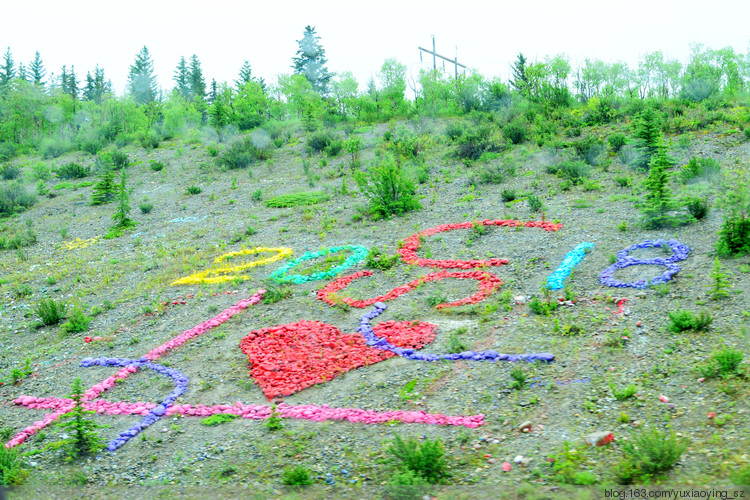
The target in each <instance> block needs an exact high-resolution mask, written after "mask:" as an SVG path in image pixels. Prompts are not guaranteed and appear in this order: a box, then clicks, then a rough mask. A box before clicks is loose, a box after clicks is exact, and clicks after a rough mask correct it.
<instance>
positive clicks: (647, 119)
mask: <svg viewBox="0 0 750 500" xmlns="http://www.w3.org/2000/svg"><path fill="white" fill-rule="evenodd" d="M659 122H660V120H659V115H658V113H657V112H656V110H655V109H654V107H653V106H652V105H650V104H649V105H647V106H646V108H645V109H644V110H643V111H641V113H640V114H639V115H638V120H637V122H636V125H635V132H634V135H635V136H636V137H637V138H638V139H640V141H641V143H640V147H639V148H638V149H639V151H640V153H641V155H642V158H641V161H640V162H639V165H638V166H639V167H647V166H648V165H649V162H650V161H651V156H652V155H653V154H654V153H656V151H657V149H658V148H659V144H660V143H661V128H660V127H661V124H660V123H659Z"/></svg>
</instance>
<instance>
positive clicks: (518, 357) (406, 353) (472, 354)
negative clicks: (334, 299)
mask: <svg viewBox="0 0 750 500" xmlns="http://www.w3.org/2000/svg"><path fill="white" fill-rule="evenodd" d="M387 308H388V306H387V305H385V304H383V303H382V302H376V303H375V304H373V310H372V311H370V312H368V313H367V314H365V315H364V316H362V318H361V319H360V322H359V327H358V328H357V331H358V332H360V333H361V334H362V336H363V337H364V338H365V341H366V342H367V345H369V346H372V347H374V348H376V349H380V350H383V351H391V352H393V353H395V354H398V355H399V356H402V357H404V358H407V359H412V360H415V361H439V360H448V361H458V360H461V359H466V360H473V361H544V362H546V363H549V362H552V361H554V359H555V355H554V354H549V353H539V354H501V353H499V352H497V351H480V352H476V351H465V352H459V353H455V354H430V353H426V352H425V353H422V352H417V350H416V349H405V348H403V347H397V346H395V345H393V344H391V343H390V342H388V340H387V339H385V338H384V337H378V336H377V335H376V334H375V331H374V330H373V329H372V326H371V325H370V322H371V321H372V320H373V319H375V318H376V317H378V316H380V315H381V314H382V313H383V311H385V310H386V309H387Z"/></svg>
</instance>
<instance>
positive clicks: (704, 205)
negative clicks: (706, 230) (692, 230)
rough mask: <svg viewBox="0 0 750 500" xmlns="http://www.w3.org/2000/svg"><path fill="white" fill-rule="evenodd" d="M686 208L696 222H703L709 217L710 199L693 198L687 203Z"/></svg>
mask: <svg viewBox="0 0 750 500" xmlns="http://www.w3.org/2000/svg"><path fill="white" fill-rule="evenodd" d="M685 208H686V209H687V211H688V213H689V214H690V215H691V217H693V218H694V219H695V220H702V219H703V218H705V217H706V215H708V199H706V198H697V197H692V198H688V199H687V200H686V201H685Z"/></svg>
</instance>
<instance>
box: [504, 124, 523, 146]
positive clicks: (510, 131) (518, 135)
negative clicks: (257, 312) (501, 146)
mask: <svg viewBox="0 0 750 500" xmlns="http://www.w3.org/2000/svg"><path fill="white" fill-rule="evenodd" d="M528 135H529V131H528V130H527V129H526V126H525V125H524V124H523V123H522V122H521V121H519V120H514V121H512V122H510V123H509V124H507V125H506V126H505V127H503V137H505V138H506V139H508V140H509V141H510V142H512V143H513V144H521V143H522V142H524V141H525V140H526V138H527V137H528Z"/></svg>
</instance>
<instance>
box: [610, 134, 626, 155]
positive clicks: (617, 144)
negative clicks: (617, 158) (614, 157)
mask: <svg viewBox="0 0 750 500" xmlns="http://www.w3.org/2000/svg"><path fill="white" fill-rule="evenodd" d="M607 142H609V147H610V149H611V150H612V151H614V152H615V153H618V152H619V151H620V150H621V149H622V147H623V146H625V144H627V142H628V138H627V137H626V136H625V134H623V133H621V132H615V133H614V134H612V135H610V136H609V137H608V138H607Z"/></svg>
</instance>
